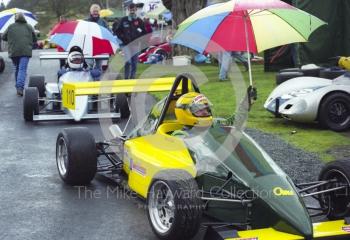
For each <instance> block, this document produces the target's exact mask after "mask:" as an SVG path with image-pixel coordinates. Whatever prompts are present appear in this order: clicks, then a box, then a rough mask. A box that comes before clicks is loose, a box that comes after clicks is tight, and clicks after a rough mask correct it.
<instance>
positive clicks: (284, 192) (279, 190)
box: [273, 187, 294, 196]
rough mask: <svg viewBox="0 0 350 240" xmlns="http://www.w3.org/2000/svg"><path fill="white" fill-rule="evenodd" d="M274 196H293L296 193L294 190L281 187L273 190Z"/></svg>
mask: <svg viewBox="0 0 350 240" xmlns="http://www.w3.org/2000/svg"><path fill="white" fill-rule="evenodd" d="M273 194H275V195H276V196H293V195H294V192H293V191H292V190H286V189H283V188H281V187H275V188H274V189H273Z"/></svg>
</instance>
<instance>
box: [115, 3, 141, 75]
mask: <svg viewBox="0 0 350 240" xmlns="http://www.w3.org/2000/svg"><path fill="white" fill-rule="evenodd" d="M128 9H129V16H125V17H123V18H122V19H121V20H120V23H119V26H118V27H117V30H116V35H117V36H118V38H119V39H120V40H121V41H122V45H124V47H123V52H124V59H125V66H124V71H125V72H124V73H125V74H124V77H125V79H133V78H135V75H136V70H137V62H138V53H139V52H140V50H141V49H140V44H139V43H135V42H134V43H132V42H133V41H134V40H136V39H138V38H140V37H142V36H143V35H145V34H146V33H147V32H146V30H145V26H144V22H143V21H142V20H141V18H139V17H137V15H136V11H137V7H136V4H134V3H131V4H130V5H129V7H128ZM130 43H132V44H130Z"/></svg>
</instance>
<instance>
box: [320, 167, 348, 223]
mask: <svg viewBox="0 0 350 240" xmlns="http://www.w3.org/2000/svg"><path fill="white" fill-rule="evenodd" d="M332 179H335V180H336V181H335V182H333V183H329V184H328V185H327V186H326V189H329V188H335V187H340V186H344V185H346V186H348V188H345V189H342V190H338V191H334V192H330V193H326V194H323V195H321V197H322V201H323V203H324V205H325V206H326V207H328V208H329V209H330V211H331V214H332V215H333V216H335V217H343V216H345V215H346V214H347V213H348V212H349V210H350V209H349V207H348V203H349V201H350V196H349V186H350V180H349V179H348V178H347V177H346V175H345V174H344V173H342V172H341V171H339V170H336V169H333V170H330V171H329V172H328V173H327V174H326V175H325V176H324V180H332Z"/></svg>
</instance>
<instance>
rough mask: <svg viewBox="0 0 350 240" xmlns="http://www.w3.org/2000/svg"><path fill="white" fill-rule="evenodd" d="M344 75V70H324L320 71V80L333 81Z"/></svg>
mask: <svg viewBox="0 0 350 240" xmlns="http://www.w3.org/2000/svg"><path fill="white" fill-rule="evenodd" d="M345 73H346V70H343V69H331V68H326V69H323V70H321V71H320V78H326V79H330V80H333V79H335V78H337V77H339V76H341V75H343V74H345Z"/></svg>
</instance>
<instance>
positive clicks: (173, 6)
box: [162, 0, 208, 55]
mask: <svg viewBox="0 0 350 240" xmlns="http://www.w3.org/2000/svg"><path fill="white" fill-rule="evenodd" d="M162 2H163V5H164V6H165V7H166V8H167V9H169V10H171V12H172V14H173V27H174V28H175V29H176V27H177V25H179V24H180V23H181V22H183V21H184V20H185V19H186V18H188V17H189V16H191V15H192V14H194V13H195V12H197V11H199V10H200V9H202V8H204V7H206V6H207V3H208V0H191V1H188V0H175V1H172V0H162ZM173 54H174V55H183V54H191V52H190V51H188V49H185V48H183V47H179V46H177V47H175V49H174V52H173ZM191 55H192V54H191Z"/></svg>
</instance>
